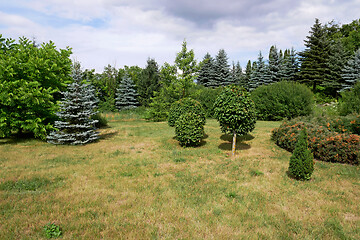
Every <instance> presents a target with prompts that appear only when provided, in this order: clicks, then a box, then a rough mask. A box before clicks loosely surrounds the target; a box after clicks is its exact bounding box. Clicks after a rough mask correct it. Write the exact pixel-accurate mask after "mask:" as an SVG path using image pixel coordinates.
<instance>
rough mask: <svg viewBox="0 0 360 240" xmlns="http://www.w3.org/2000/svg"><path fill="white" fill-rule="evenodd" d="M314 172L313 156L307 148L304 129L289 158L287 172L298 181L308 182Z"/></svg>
mask: <svg viewBox="0 0 360 240" xmlns="http://www.w3.org/2000/svg"><path fill="white" fill-rule="evenodd" d="M313 171H314V156H313V154H312V152H311V151H310V149H309V148H308V141H307V132H306V129H305V128H304V129H303V130H302V131H301V132H300V134H299V136H298V139H297V142H296V145H295V149H294V152H293V155H292V156H291V158H290V163H289V172H290V173H291V174H292V175H293V176H294V177H295V178H296V179H298V180H309V179H310V178H311V174H312V173H313Z"/></svg>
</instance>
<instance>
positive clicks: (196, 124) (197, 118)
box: [175, 112, 204, 147]
mask: <svg viewBox="0 0 360 240" xmlns="http://www.w3.org/2000/svg"><path fill="white" fill-rule="evenodd" d="M175 135H176V139H177V140H178V141H179V143H180V145H181V146H184V147H190V146H198V145H199V144H200V142H201V139H202V138H203V137H204V124H203V118H202V116H201V115H199V114H197V113H194V112H187V113H184V114H182V115H181V116H180V117H179V118H178V120H177V121H176V123H175Z"/></svg>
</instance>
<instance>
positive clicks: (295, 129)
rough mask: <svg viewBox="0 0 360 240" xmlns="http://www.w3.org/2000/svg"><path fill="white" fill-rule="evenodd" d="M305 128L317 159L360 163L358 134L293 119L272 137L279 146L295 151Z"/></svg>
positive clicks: (274, 131) (286, 122)
mask: <svg viewBox="0 0 360 240" xmlns="http://www.w3.org/2000/svg"><path fill="white" fill-rule="evenodd" d="M304 128H305V129H306V130H307V133H308V142H309V148H310V150H311V152H312V153H313V154H314V157H315V158H316V159H318V160H321V161H326V162H339V163H348V164H354V165H357V164H359V158H360V154H359V151H360V136H359V135H357V134H349V133H339V132H335V131H331V130H329V129H328V128H327V127H324V126H322V125H318V124H315V123H311V122H304V121H300V120H299V119H293V120H291V121H285V122H283V123H282V125H281V126H280V127H279V128H276V129H274V130H273V131H272V139H273V140H274V141H275V143H276V144H277V145H278V146H280V147H282V148H285V149H287V150H289V151H293V150H294V148H295V143H296V141H297V137H298V135H299V132H300V131H301V130H302V129H304Z"/></svg>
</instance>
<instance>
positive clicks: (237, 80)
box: [231, 61, 245, 86]
mask: <svg viewBox="0 0 360 240" xmlns="http://www.w3.org/2000/svg"><path fill="white" fill-rule="evenodd" d="M231 77H232V79H233V80H232V82H233V83H234V84H237V85H240V86H243V85H244V77H245V76H244V73H243V71H242V68H241V66H240V63H239V61H238V62H237V63H236V64H235V63H234V62H233V64H232V71H231Z"/></svg>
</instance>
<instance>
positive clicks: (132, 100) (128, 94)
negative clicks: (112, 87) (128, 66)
mask: <svg viewBox="0 0 360 240" xmlns="http://www.w3.org/2000/svg"><path fill="white" fill-rule="evenodd" d="M137 98H138V93H137V91H136V87H135V84H134V82H133V80H132V79H131V78H130V76H129V75H127V74H126V75H125V76H124V77H123V79H122V81H121V82H120V85H119V87H118V89H117V90H116V98H115V105H116V108H117V109H118V110H120V111H121V110H127V109H132V108H136V107H137V106H138V105H139V102H138V100H137Z"/></svg>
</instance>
